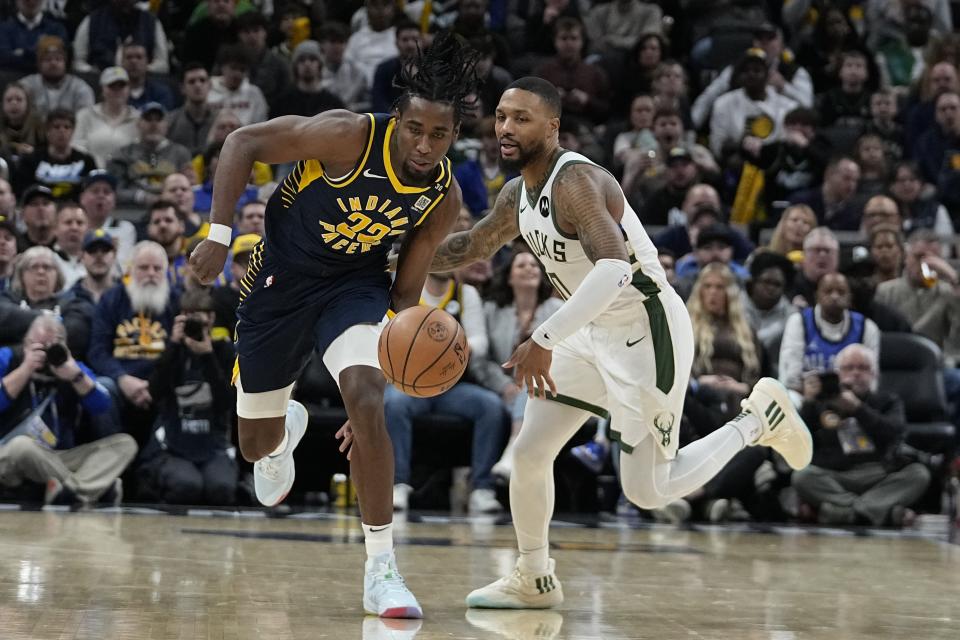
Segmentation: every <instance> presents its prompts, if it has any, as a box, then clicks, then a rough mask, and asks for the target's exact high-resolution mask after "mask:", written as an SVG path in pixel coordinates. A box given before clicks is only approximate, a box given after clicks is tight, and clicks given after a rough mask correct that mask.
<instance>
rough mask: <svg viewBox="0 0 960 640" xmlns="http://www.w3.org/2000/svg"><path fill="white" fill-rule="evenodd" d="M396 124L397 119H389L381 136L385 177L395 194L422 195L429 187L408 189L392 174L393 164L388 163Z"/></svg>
mask: <svg viewBox="0 0 960 640" xmlns="http://www.w3.org/2000/svg"><path fill="white" fill-rule="evenodd" d="M396 124H397V119H396V118H390V122H388V123H387V133H386V135H384V136H383V166H385V167H386V168H387V177H388V178H390V184H391V185H393V189H394V191H396V192H397V193H423V192H424V191H426V190H427V189H429V188H430V186H426V187H408V186H407V185H405V184H403V183H402V182H400V178H398V177H397V174H396V173H394V172H393V164H392V163H391V162H390V140H391V138H392V137H393V129H394V126H396ZM440 165H441V166H443V163H442V162H441V163H440Z"/></svg>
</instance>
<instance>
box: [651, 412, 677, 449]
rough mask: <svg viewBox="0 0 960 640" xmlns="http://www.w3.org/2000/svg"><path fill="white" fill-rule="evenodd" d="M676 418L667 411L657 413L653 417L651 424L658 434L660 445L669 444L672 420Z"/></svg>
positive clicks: (665, 445)
mask: <svg viewBox="0 0 960 640" xmlns="http://www.w3.org/2000/svg"><path fill="white" fill-rule="evenodd" d="M674 420H676V416H674V415H673V414H672V413H670V412H669V411H663V412H661V413H658V414H657V415H656V416H654V418H653V426H654V428H655V429H656V430H657V432H658V433H659V434H660V445H661V446H662V447H669V446H670V435H671V434H672V433H673V421H674Z"/></svg>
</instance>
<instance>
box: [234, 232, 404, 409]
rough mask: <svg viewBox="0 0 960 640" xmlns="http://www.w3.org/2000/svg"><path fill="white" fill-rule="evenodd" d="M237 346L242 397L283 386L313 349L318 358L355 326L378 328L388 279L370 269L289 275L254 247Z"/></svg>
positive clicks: (298, 371) (387, 293)
mask: <svg viewBox="0 0 960 640" xmlns="http://www.w3.org/2000/svg"><path fill="white" fill-rule="evenodd" d="M240 291H241V296H242V301H241V302H240V306H239V307H238V308H237V318H238V321H237V332H236V348H237V361H238V364H239V371H240V379H241V380H242V382H243V390H244V391H245V392H247V393H262V392H265V391H274V390H276V389H283V388H284V387H287V386H289V385H291V384H293V382H295V381H296V380H297V378H299V377H300V374H301V373H302V372H303V369H304V367H305V366H306V365H307V361H308V360H309V359H310V355H311V354H312V353H313V351H315V350H316V351H317V352H319V353H320V354H321V355H322V354H323V353H324V352H325V351H326V350H327V347H329V346H330V343H332V342H333V341H334V340H336V339H337V337H338V336H339V335H340V334H341V333H343V332H344V331H346V330H347V329H349V328H350V327H352V326H354V325H357V324H364V323H369V324H377V323H379V322H380V321H381V320H382V319H383V317H384V315H385V314H386V312H387V307H388V306H389V303H390V276H389V275H388V274H387V273H385V272H383V271H379V270H377V271H374V270H371V269H369V268H367V269H362V270H360V271H346V272H343V271H340V272H336V273H331V274H330V275H329V276H327V277H323V278H317V277H314V276H306V275H303V274H302V273H298V272H295V271H290V270H289V269H287V268H285V267H284V266H282V265H281V264H279V262H278V261H277V260H275V259H272V258H271V256H270V254H269V253H268V252H267V251H266V250H265V248H264V245H263V243H261V244H260V245H257V248H255V249H254V251H253V253H252V254H251V257H250V267H249V268H248V270H247V274H246V275H245V276H244V277H243V279H242V280H241V281H240Z"/></svg>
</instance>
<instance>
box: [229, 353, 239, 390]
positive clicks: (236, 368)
mask: <svg viewBox="0 0 960 640" xmlns="http://www.w3.org/2000/svg"><path fill="white" fill-rule="evenodd" d="M239 377H240V356H237V357H236V358H235V359H234V361H233V375H231V376H230V384H231V385H236V384H237V378H239Z"/></svg>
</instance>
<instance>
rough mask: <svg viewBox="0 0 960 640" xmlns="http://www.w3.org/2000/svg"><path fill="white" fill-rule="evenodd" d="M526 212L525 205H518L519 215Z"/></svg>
mask: <svg viewBox="0 0 960 640" xmlns="http://www.w3.org/2000/svg"><path fill="white" fill-rule="evenodd" d="M526 210H527V205H525V204H523V205H520V213H523V212H524V211H526Z"/></svg>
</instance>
